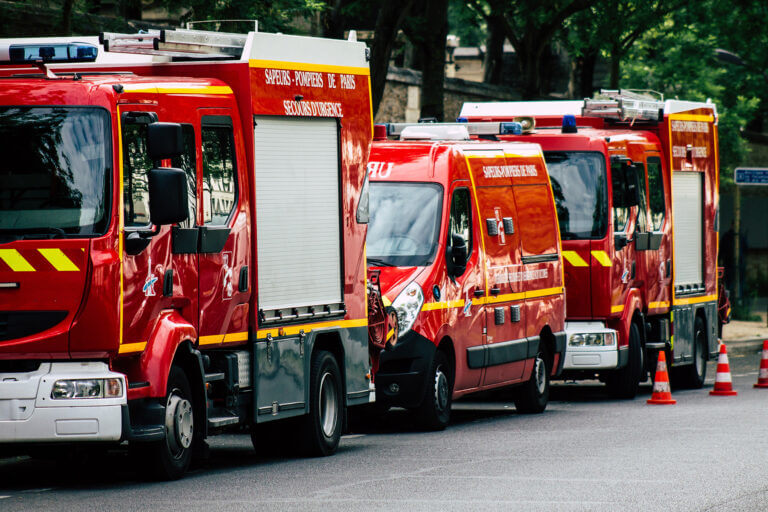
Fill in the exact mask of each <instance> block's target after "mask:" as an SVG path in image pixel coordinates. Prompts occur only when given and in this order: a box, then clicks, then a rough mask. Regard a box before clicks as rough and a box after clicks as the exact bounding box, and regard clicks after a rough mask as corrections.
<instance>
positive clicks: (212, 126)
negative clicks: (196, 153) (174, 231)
mask: <svg viewBox="0 0 768 512" xmlns="http://www.w3.org/2000/svg"><path fill="white" fill-rule="evenodd" d="M199 119H200V139H201V145H200V147H201V153H202V154H201V161H202V166H201V175H200V177H199V181H198V184H199V189H200V192H201V193H200V194H199V196H200V202H201V205H200V209H201V211H202V219H201V224H200V226H199V234H198V236H199V240H198V253H199V256H198V257H199V275H200V286H199V290H200V291H199V303H200V324H199V329H198V334H199V343H200V345H201V346H206V347H212V346H220V345H222V344H226V343H236V342H243V341H245V340H247V339H248V296H249V291H250V290H249V286H248V283H249V274H250V268H249V265H248V263H249V262H248V259H249V238H248V222H249V221H248V214H247V206H246V201H245V199H244V198H245V197H246V195H247V191H246V190H245V187H246V185H245V183H247V182H246V181H245V179H244V176H245V172H244V170H245V165H246V164H245V158H244V154H245V153H244V147H243V145H242V136H241V134H240V133H239V126H240V125H239V123H233V119H232V115H231V111H230V110H229V109H200V110H199Z"/></svg>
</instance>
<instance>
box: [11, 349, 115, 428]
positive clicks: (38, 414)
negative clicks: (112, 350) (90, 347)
mask: <svg viewBox="0 0 768 512" xmlns="http://www.w3.org/2000/svg"><path fill="white" fill-rule="evenodd" d="M106 378H119V379H120V380H121V381H122V390H123V394H122V396H121V397H120V398H87V399H84V398H78V399H59V400H53V399H51V389H52V388H53V384H54V382H56V381H57V380H59V379H106ZM126 404H127V399H126V382H125V376H124V375H122V374H120V373H115V372H112V371H110V370H109V367H108V366H107V365H106V363H101V362H65V363H42V364H41V365H40V367H39V368H38V369H37V370H36V371H34V372H19V373H0V443H28V442H73V441H120V440H121V438H122V434H123V432H122V431H123V427H122V425H123V411H122V409H123V406H125V405H126Z"/></svg>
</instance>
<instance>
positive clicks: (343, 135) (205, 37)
mask: <svg viewBox="0 0 768 512" xmlns="http://www.w3.org/2000/svg"><path fill="white" fill-rule="evenodd" d="M99 41H100V42H101V43H102V45H103V49H104V50H108V52H103V51H101V48H99V47H97V46H96V44H98V42H97V41H96V38H85V39H78V40H69V41H64V40H61V39H54V40H50V41H48V42H46V41H41V40H30V41H26V40H23V39H18V40H12V41H8V40H6V41H0V47H1V48H2V50H0V59H2V60H4V61H5V63H4V65H3V66H0V76H2V78H0V148H1V150H0V152H2V154H3V158H2V161H0V443H2V444H3V445H4V449H5V450H8V449H13V448H16V449H18V450H24V449H27V448H29V447H39V446H44V445H45V443H50V445H58V446H63V445H72V444H75V445H77V444H79V445H80V446H83V444H84V443H91V444H96V443H119V442H122V441H128V443H129V446H130V448H131V449H133V450H135V451H136V452H137V453H139V454H140V455H142V456H145V457H147V458H148V459H149V460H150V461H151V463H149V464H147V465H146V466H145V469H146V470H148V471H153V472H155V473H156V474H157V476H159V477H161V478H177V477H179V476H181V474H183V473H184V471H185V470H186V469H187V467H188V465H189V462H190V459H191V457H192V456H193V455H196V454H198V453H204V448H205V443H204V439H205V437H206V436H208V435H213V434H216V433H219V432H224V431H228V430H241V431H242V430H245V431H246V432H247V431H250V432H251V433H252V439H253V443H254V446H255V447H257V448H260V447H261V446H262V445H264V444H270V443H274V442H275V438H273V437H270V436H268V435H266V431H265V429H266V428H267V427H268V426H270V425H272V424H273V423H274V422H281V421H282V420H287V421H289V424H288V428H287V427H286V424H285V423H282V422H281V423H280V427H279V429H280V430H281V431H291V432H294V433H295V434H294V437H293V438H292V440H291V444H294V445H295V444H301V445H303V446H304V447H305V448H306V451H307V452H308V453H311V454H318V455H327V454H331V453H333V452H334V451H335V449H336V447H337V445H338V442H339V438H340V435H341V431H342V428H343V425H344V421H345V415H346V408H347V406H352V405H356V404H363V403H368V402H369V401H371V400H372V393H371V389H372V387H371V383H370V368H369V365H370V359H369V350H368V321H367V317H366V312H367V310H368V308H367V304H366V300H367V295H366V290H367V288H368V287H367V284H366V272H367V270H366V264H365V258H364V243H365V233H366V225H365V222H367V221H366V215H367V212H366V211H365V208H364V205H363V207H362V208H359V205H358V200H359V198H360V195H361V191H362V187H363V182H364V178H365V159H366V156H367V154H368V151H369V145H370V140H371V132H372V122H371V105H370V95H369V85H368V79H369V71H368V63H367V54H366V51H367V50H366V48H365V46H364V45H363V44H362V43H358V42H355V41H338V40H324V39H316V38H307V37H297V36H287V35H278V34H267V33H260V32H251V33H249V34H247V35H240V34H223V33H215V32H201V31H193V30H176V31H158V32H151V33H141V34H102V35H101V36H100V38H99ZM89 43H90V44H89ZM93 43H96V44H93ZM84 61H85V62H84ZM371 292H375V289H374V288H372V287H371ZM368 298H369V299H371V300H373V301H374V302H375V293H371V294H369V296H368ZM379 309H380V308H379ZM273 430H274V429H273Z"/></svg>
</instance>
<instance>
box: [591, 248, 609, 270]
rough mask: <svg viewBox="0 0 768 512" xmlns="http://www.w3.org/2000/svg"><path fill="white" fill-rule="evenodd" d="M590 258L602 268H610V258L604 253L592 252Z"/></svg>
mask: <svg viewBox="0 0 768 512" xmlns="http://www.w3.org/2000/svg"><path fill="white" fill-rule="evenodd" d="M592 256H593V257H594V258H595V259H596V260H597V262H598V263H600V264H601V265H602V266H604V267H610V266H611V258H610V257H608V254H607V253H606V252H605V251H592Z"/></svg>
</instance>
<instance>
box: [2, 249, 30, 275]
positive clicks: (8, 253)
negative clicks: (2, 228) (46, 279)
mask: <svg viewBox="0 0 768 512" xmlns="http://www.w3.org/2000/svg"><path fill="white" fill-rule="evenodd" d="M0 260H3V261H4V262H5V263H6V264H7V265H8V266H9V267H11V270H13V271H14V272H35V268H34V267H33V266H32V265H30V264H29V262H28V261H27V260H25V259H24V256H22V255H21V254H20V253H19V251H17V250H16V249H0Z"/></svg>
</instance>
